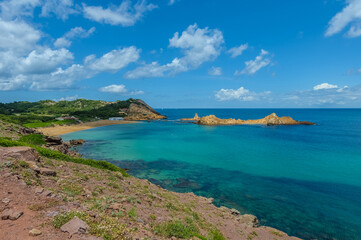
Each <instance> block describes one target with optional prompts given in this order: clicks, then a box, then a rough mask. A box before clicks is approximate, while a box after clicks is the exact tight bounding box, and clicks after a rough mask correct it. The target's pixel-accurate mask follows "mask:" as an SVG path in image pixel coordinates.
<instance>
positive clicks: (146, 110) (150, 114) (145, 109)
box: [124, 99, 167, 121]
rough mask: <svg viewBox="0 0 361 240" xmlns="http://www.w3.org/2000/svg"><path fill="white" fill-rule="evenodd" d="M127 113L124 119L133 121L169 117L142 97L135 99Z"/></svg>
mask: <svg viewBox="0 0 361 240" xmlns="http://www.w3.org/2000/svg"><path fill="white" fill-rule="evenodd" d="M126 114H127V116H126V117H124V119H125V120H131V121H140V120H159V119H166V118H167V117H166V116H163V115H161V114H160V113H158V112H157V111H155V110H154V109H153V108H151V107H150V106H149V105H148V104H146V103H145V102H144V101H142V100H140V99H137V100H134V102H132V103H131V104H130V105H129V108H128V109H127V112H126Z"/></svg>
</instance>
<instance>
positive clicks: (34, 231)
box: [29, 228, 42, 237]
mask: <svg viewBox="0 0 361 240" xmlns="http://www.w3.org/2000/svg"><path fill="white" fill-rule="evenodd" d="M41 233H42V232H41V231H40V230H39V229H36V228H33V229H31V230H30V231H29V235H30V236H33V237H35V236H39V235H41Z"/></svg>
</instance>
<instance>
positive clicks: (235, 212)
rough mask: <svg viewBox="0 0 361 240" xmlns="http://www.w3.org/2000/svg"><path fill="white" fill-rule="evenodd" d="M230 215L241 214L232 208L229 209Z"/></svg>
mask: <svg viewBox="0 0 361 240" xmlns="http://www.w3.org/2000/svg"><path fill="white" fill-rule="evenodd" d="M231 214H232V215H235V216H239V215H241V213H240V212H239V211H238V210H237V209H234V208H232V209H231Z"/></svg>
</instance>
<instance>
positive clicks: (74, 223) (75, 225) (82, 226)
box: [60, 216, 89, 238]
mask: <svg viewBox="0 0 361 240" xmlns="http://www.w3.org/2000/svg"><path fill="white" fill-rule="evenodd" d="M88 229H89V226H88V224H86V223H85V222H84V221H83V220H81V219H80V218H78V217H77V216H75V217H74V218H73V219H72V220H70V221H69V222H67V223H65V224H64V225H63V226H61V228H60V230H61V231H63V232H68V233H69V238H71V237H72V236H73V234H76V233H80V234H82V233H86V232H87V231H88Z"/></svg>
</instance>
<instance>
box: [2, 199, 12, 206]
mask: <svg viewBox="0 0 361 240" xmlns="http://www.w3.org/2000/svg"><path fill="white" fill-rule="evenodd" d="M10 201H11V199H9V198H4V199H3V200H1V202H3V203H4V204H5V205H8V204H9V203H10Z"/></svg>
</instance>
